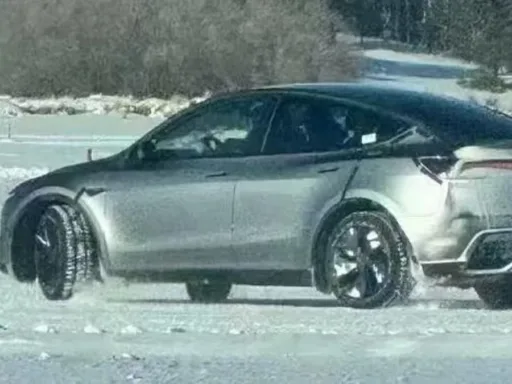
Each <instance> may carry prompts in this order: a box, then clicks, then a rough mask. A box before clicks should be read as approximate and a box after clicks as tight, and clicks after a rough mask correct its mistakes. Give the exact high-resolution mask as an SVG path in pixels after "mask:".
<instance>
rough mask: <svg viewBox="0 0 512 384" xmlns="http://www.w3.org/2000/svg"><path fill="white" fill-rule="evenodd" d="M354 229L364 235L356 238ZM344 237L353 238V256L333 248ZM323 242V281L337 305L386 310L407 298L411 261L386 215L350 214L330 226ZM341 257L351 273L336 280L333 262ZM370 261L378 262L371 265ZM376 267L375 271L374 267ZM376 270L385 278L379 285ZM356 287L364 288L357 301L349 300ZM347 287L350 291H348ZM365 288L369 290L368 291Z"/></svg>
mask: <svg viewBox="0 0 512 384" xmlns="http://www.w3.org/2000/svg"><path fill="white" fill-rule="evenodd" d="M357 228H366V229H365V232H364V233H365V235H364V234H360V233H359V231H360V230H359V229H357ZM349 231H350V232H349ZM354 231H355V232H354ZM348 233H350V236H352V237H353V238H354V236H355V237H356V238H357V241H356V242H357V252H356V253H357V254H356V253H354V252H353V253H351V254H350V256H348V255H349V253H348V252H346V251H345V248H335V247H334V246H335V244H337V243H335V241H337V240H340V239H341V238H342V236H346V235H347V234H348ZM353 233H355V235H354V234H353ZM370 233H372V234H377V236H378V238H377V239H378V243H377V244H378V245H376V248H375V249H373V248H372V245H371V242H372V241H374V240H368V237H369V236H370ZM326 239H327V242H326V244H324V246H323V249H324V250H325V256H324V263H323V265H324V267H325V273H326V276H328V277H327V278H328V279H329V281H331V282H332V283H331V284H332V291H333V293H334V295H335V296H336V298H337V299H338V302H339V303H340V305H342V306H345V307H351V308H357V309H372V308H378V307H387V306H389V305H391V304H394V303H396V302H399V301H404V300H406V299H407V298H408V297H409V295H410V294H411V292H412V289H413V279H412V275H411V269H410V259H411V258H410V257H409V255H408V254H407V247H406V243H405V241H404V239H403V237H402V235H401V234H400V231H399V230H398V228H396V226H395V225H394V223H393V221H392V220H391V218H390V217H389V216H388V215H387V214H386V213H383V212H378V211H361V212H354V213H351V214H349V215H347V216H346V217H344V218H343V219H341V220H340V221H339V222H338V223H337V224H336V225H334V227H333V228H332V229H331V230H330V231H329V233H328V234H327V236H326ZM360 239H363V240H360ZM352 241H353V240H352ZM361 241H365V242H367V245H365V249H366V250H365V251H362V248H363V246H362V245H361ZM375 241H377V240H375ZM347 243H348V242H347ZM347 243H344V244H347ZM352 244H353V243H352ZM338 246H339V244H338ZM340 249H342V250H340ZM341 254H343V258H342V259H344V260H345V261H346V260H347V259H350V263H351V264H352V269H351V270H350V271H349V272H346V273H345V274H344V275H341V276H338V272H337V268H336V267H337V266H335V260H338V257H339V255H341ZM363 255H365V256H363ZM374 259H375V260H378V261H372V260H374ZM361 260H363V261H361ZM377 264H378V265H379V268H377V267H376V266H377ZM354 265H355V267H354ZM340 269H341V267H340ZM378 270H380V271H382V272H383V274H385V276H384V277H382V282H379V280H378V277H377V271H378ZM361 282H363V283H361ZM357 284H359V286H360V287H361V286H364V289H363V292H361V290H359V291H358V292H359V294H360V297H353V296H351V295H350V294H349V292H352V291H353V289H355V288H356V285H357ZM351 285H352V289H350V290H349V287H350V286H351ZM369 287H371V289H368V288H369ZM368 291H370V293H368ZM367 294H368V295H367ZM365 295H367V296H365Z"/></svg>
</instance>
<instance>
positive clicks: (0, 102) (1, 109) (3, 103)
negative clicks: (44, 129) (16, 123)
mask: <svg viewBox="0 0 512 384" xmlns="http://www.w3.org/2000/svg"><path fill="white" fill-rule="evenodd" d="M19 116H23V112H22V110H21V108H19V107H18V106H16V105H14V104H12V103H11V102H10V101H8V100H5V99H3V98H2V97H0V118H9V117H19Z"/></svg>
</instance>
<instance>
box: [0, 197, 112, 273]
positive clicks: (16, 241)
mask: <svg viewBox="0 0 512 384" xmlns="http://www.w3.org/2000/svg"><path fill="white" fill-rule="evenodd" d="M54 204H60V205H68V206H70V207H73V208H74V209H76V210H77V211H79V212H80V213H81V214H83V216H84V218H85V220H86V221H87V224H88V225H89V226H90V229H91V231H92V235H93V236H94V238H95V240H96V242H97V245H98V250H97V251H98V257H99V258H100V259H101V260H102V262H104V261H105V260H106V259H107V257H106V255H107V254H106V250H107V248H106V242H105V238H104V236H103V234H102V231H101V229H100V226H99V224H98V222H97V220H96V218H95V216H94V214H93V212H92V210H91V209H89V207H88V206H87V204H84V203H83V201H82V199H81V198H80V195H79V194H78V193H75V192H73V191H71V190H68V189H65V188H48V189H47V188H43V189H41V190H37V191H35V192H34V193H32V194H31V195H29V196H28V197H27V198H25V199H24V200H23V201H22V202H21V203H20V204H19V206H18V208H17V209H16V211H15V212H14V214H13V215H12V216H11V220H10V223H11V224H10V225H9V227H10V229H11V230H10V231H9V236H8V238H7V247H8V252H9V257H8V260H9V261H10V262H9V269H10V271H9V272H10V273H11V274H12V275H13V276H14V277H15V278H16V279H17V280H18V281H20V282H33V281H34V280H35V279H36V267H35V259H34V254H33V247H34V238H33V234H34V232H35V230H36V227H37V224H38V223H39V218H40V217H41V215H42V214H43V212H44V210H45V209H46V208H47V207H48V206H50V205H54Z"/></svg>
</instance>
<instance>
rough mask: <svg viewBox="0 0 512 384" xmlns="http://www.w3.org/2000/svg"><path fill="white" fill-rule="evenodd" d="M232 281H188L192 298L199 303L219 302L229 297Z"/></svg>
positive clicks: (187, 286)
mask: <svg viewBox="0 0 512 384" xmlns="http://www.w3.org/2000/svg"><path fill="white" fill-rule="evenodd" d="M231 287H232V285H231V283H228V282H222V281H206V282H205V281H201V282H190V283H186V288H187V293H188V296H189V298H190V300H192V301H194V302H198V303H218V302H221V301H224V300H226V299H227V298H228V296H229V294H230V292H231Z"/></svg>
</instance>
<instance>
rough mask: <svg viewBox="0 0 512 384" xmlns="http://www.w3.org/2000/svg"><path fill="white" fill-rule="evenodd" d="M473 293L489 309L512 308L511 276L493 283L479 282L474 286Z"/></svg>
mask: <svg viewBox="0 0 512 384" xmlns="http://www.w3.org/2000/svg"><path fill="white" fill-rule="evenodd" d="M475 291H476V293H477V295H478V297H480V299H481V300H482V301H483V302H484V303H485V305H487V306H488V307H489V308H492V309H510V308H512V276H504V277H502V278H500V279H499V280H498V281H493V282H491V281H489V282H479V283H477V284H476V285H475Z"/></svg>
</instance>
